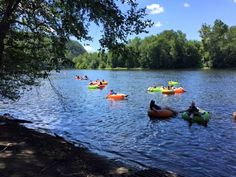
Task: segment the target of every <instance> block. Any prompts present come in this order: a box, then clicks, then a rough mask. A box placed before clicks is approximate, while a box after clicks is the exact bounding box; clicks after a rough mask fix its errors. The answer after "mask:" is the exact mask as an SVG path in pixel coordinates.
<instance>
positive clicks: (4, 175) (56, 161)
mask: <svg viewBox="0 0 236 177" xmlns="http://www.w3.org/2000/svg"><path fill="white" fill-rule="evenodd" d="M20 123H30V122H29V121H24V120H19V119H14V118H12V117H10V116H1V115H0V132H1V133H0V174H1V177H9V176H17V177H31V176H32V177H44V176H45V177H59V176H72V177H73V176H79V177H116V176H117V177H118V176H123V177H139V176H140V177H141V176H143V177H144V176H145V177H146V176H147V177H174V176H175V177H177V176H178V175H176V174H174V173H172V172H166V171H163V170H160V169H146V170H139V169H135V168H133V167H129V166H128V165H125V164H123V163H120V162H116V161H113V160H109V159H108V158H106V157H104V156H100V155H98V154H95V153H92V152H90V151H89V150H88V149H87V148H84V147H82V146H78V147H77V146H75V145H74V144H73V143H71V142H69V141H66V140H65V139H64V138H62V137H60V136H58V135H56V134H55V136H52V135H49V134H46V133H40V132H38V131H36V130H34V129H30V128H27V127H25V126H24V125H21V124H20Z"/></svg>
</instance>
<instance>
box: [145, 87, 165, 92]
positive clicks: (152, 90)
mask: <svg viewBox="0 0 236 177" xmlns="http://www.w3.org/2000/svg"><path fill="white" fill-rule="evenodd" d="M147 90H148V91H149V92H162V90H163V88H162V87H148V89H147Z"/></svg>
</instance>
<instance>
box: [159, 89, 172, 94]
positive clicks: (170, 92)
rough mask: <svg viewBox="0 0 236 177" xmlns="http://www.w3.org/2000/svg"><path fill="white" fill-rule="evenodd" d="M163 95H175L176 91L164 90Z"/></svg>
mask: <svg viewBox="0 0 236 177" xmlns="http://www.w3.org/2000/svg"><path fill="white" fill-rule="evenodd" d="M162 93H163V94H174V93H175V91H174V90H173V89H171V90H168V89H163V90H162Z"/></svg>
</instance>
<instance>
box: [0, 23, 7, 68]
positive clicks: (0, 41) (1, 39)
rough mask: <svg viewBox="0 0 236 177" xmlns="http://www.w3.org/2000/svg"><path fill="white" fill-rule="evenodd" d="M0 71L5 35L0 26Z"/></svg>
mask: <svg viewBox="0 0 236 177" xmlns="http://www.w3.org/2000/svg"><path fill="white" fill-rule="evenodd" d="M0 29H1V31H0V71H1V70H2V69H3V51H4V38H5V37H6V33H4V31H3V28H2V26H1V25H0Z"/></svg>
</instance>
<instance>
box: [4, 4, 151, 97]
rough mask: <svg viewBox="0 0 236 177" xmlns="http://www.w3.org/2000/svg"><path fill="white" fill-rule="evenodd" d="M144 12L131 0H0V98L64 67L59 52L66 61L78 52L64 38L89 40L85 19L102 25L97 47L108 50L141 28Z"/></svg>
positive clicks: (93, 65) (95, 64)
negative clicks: (67, 49)
mask: <svg viewBox="0 0 236 177" xmlns="http://www.w3.org/2000/svg"><path fill="white" fill-rule="evenodd" d="M120 5H124V6H126V8H125V9H126V10H124V11H122V10H121V8H119V6H120ZM122 9H123V8H122ZM145 16H146V12H145V9H144V8H141V9H140V8H138V4H137V3H136V2H135V1H132V0H128V1H125V0H107V1H103V0H97V1H89V0H79V1H72V0H71V1H62V0H9V1H0V29H1V30H0V98H1V99H3V98H10V99H17V98H19V96H20V94H21V93H22V89H24V88H25V87H26V86H31V85H35V84H37V83H38V81H39V79H40V78H46V77H48V75H49V73H50V71H51V70H58V69H60V68H61V67H62V66H63V65H67V66H68V63H71V60H67V59H66V57H65V54H66V56H67V57H68V58H70V59H71V58H73V57H74V56H75V55H78V53H83V50H81V51H80V50H77V49H78V48H76V47H75V46H76V45H77V44H75V43H74V42H72V43H69V44H68V47H69V48H70V51H67V52H66V44H67V42H68V41H69V38H70V37H72V36H73V37H75V38H77V39H78V40H90V39H91V37H90V36H89V34H88V31H89V26H90V24H91V23H93V24H95V25H98V26H100V27H102V28H103V35H102V36H101V39H100V43H101V46H102V47H104V48H105V47H107V48H112V49H114V48H116V46H117V45H120V44H121V43H123V42H126V39H127V36H128V35H130V34H132V33H135V34H138V33H141V32H145V31H146V30H145V29H146V27H150V26H151V25H152V23H151V22H150V21H149V20H146V19H145ZM87 55H88V54H87ZM87 58H88V57H87ZM92 58H94V59H95V57H94V56H92ZM105 65H106V62H103V63H102V64H101V63H99V62H98V61H96V60H93V61H91V63H89V64H88V65H85V64H84V65H82V64H78V63H77V66H79V67H81V68H87V67H89V68H97V67H99V66H100V67H104V66H105Z"/></svg>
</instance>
